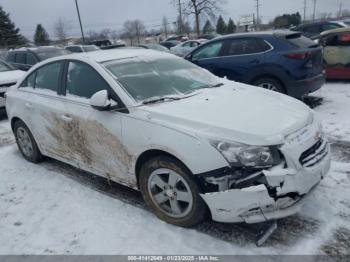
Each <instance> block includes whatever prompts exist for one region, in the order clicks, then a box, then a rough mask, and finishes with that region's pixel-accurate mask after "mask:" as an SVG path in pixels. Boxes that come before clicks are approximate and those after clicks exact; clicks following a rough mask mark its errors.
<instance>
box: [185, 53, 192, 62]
mask: <svg viewBox="0 0 350 262" xmlns="http://www.w3.org/2000/svg"><path fill="white" fill-rule="evenodd" d="M185 59H186V60H188V61H190V62H191V61H192V54H188V55H186V56H185Z"/></svg>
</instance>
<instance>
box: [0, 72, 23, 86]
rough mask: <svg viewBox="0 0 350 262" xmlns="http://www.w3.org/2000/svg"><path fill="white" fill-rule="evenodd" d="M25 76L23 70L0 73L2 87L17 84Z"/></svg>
mask: <svg viewBox="0 0 350 262" xmlns="http://www.w3.org/2000/svg"><path fill="white" fill-rule="evenodd" d="M24 74H25V72H24V71H21V70H13V71H6V72H0V85H4V84H10V83H14V84H15V83H16V82H17V81H18V80H19V79H21V78H22V76H23V75H24Z"/></svg>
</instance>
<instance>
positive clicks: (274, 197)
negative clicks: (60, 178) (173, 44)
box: [6, 49, 330, 226]
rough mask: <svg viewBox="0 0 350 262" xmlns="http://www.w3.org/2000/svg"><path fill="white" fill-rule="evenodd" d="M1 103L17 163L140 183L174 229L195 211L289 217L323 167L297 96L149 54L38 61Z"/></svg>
mask: <svg viewBox="0 0 350 262" xmlns="http://www.w3.org/2000/svg"><path fill="white" fill-rule="evenodd" d="M6 108H7V112H8V115H9V119H10V122H11V126H12V129H13V132H14V134H15V137H16V141H17V144H18V147H19V150H20V152H21V153H22V155H23V157H24V158H25V159H27V160H28V161H31V162H34V163H37V162H40V161H41V160H43V159H44V158H43V156H48V157H51V158H54V159H57V160H60V161H62V162H65V163H68V164H70V165H72V166H75V167H77V168H80V169H83V170H86V171H89V172H92V173H95V174H97V175H99V176H102V177H105V178H106V179H108V180H112V181H115V182H118V183H120V184H123V185H126V186H128V187H130V188H134V189H136V190H140V191H141V193H142V195H143V197H144V199H145V202H146V203H147V204H148V206H149V207H150V208H151V210H153V211H154V213H155V214H156V215H157V216H158V217H159V218H160V219H162V220H164V221H166V222H168V223H172V224H175V225H178V226H193V225H195V224H197V223H199V222H201V221H203V219H204V218H205V217H206V214H207V213H209V214H210V215H211V218H212V219H213V220H215V221H219V222H246V223H256V222H262V221H266V220H273V219H277V218H281V217H285V216H289V215H292V214H294V213H296V212H297V211H298V210H299V209H300V207H301V206H302V205H303V203H304V202H305V201H306V199H307V198H306V196H307V195H309V193H310V192H311V191H312V190H313V189H314V188H315V187H316V186H317V185H318V184H319V183H320V181H321V180H322V179H323V178H324V177H325V176H326V175H327V173H328V171H329V168H330V152H329V145H328V142H327V140H326V138H325V137H324V136H323V132H322V130H321V127H320V124H319V123H318V121H317V120H316V119H315V118H314V114H313V112H312V110H310V109H309V108H308V107H307V106H305V105H304V104H303V103H301V102H299V101H297V100H295V99H293V98H290V97H288V96H285V95H282V94H279V93H276V92H272V91H268V90H264V89H262V88H258V87H253V86H248V85H244V84H240V83H236V82H231V81H228V80H225V79H220V78H218V77H216V76H214V75H212V74H211V73H209V72H208V71H206V70H204V69H201V68H200V67H197V66H196V65H193V64H192V63H190V62H188V61H186V60H184V59H181V58H178V57H175V56H173V55H170V54H166V53H161V52H157V51H152V50H142V49H130V50H110V51H98V52H91V53H88V54H84V55H82V54H73V55H68V56H64V57H59V58H53V59H50V60H47V61H45V62H42V63H40V64H38V65H36V66H35V67H33V68H32V69H31V70H30V71H29V72H28V74H27V75H26V76H25V77H24V78H23V79H22V80H21V81H19V82H18V84H17V85H16V86H14V87H11V88H10V90H9V91H8V92H7V99H6ZM58 186H59V185H58Z"/></svg>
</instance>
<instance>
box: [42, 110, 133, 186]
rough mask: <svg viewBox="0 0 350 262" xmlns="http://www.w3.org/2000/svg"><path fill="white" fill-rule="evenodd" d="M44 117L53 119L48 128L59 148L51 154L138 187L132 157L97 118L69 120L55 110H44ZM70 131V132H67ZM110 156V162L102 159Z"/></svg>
mask: <svg viewBox="0 0 350 262" xmlns="http://www.w3.org/2000/svg"><path fill="white" fill-rule="evenodd" d="M44 118H45V119H46V120H47V121H48V122H49V123H51V124H50V125H48V126H47V127H46V128H47V131H48V132H49V133H50V134H51V135H52V137H54V138H55V140H56V141H55V142H56V145H59V146H58V147H57V146H55V147H52V148H59V150H58V151H57V150H56V151H51V150H50V149H49V148H50V147H46V150H47V151H50V154H53V155H56V156H60V157H63V158H66V159H67V160H69V161H74V162H76V163H80V165H81V164H83V165H86V166H88V167H89V168H91V169H93V170H97V171H99V172H103V173H104V174H105V175H106V177H107V178H108V179H109V180H114V181H116V182H119V183H122V184H125V185H128V186H130V187H132V188H136V187H137V182H136V178H135V175H133V170H132V163H133V162H135V161H134V160H133V159H134V158H135V157H133V156H132V155H131V154H130V153H129V152H128V151H127V149H126V148H125V146H124V145H123V144H122V143H121V142H120V140H119V139H118V138H117V137H116V136H114V135H113V134H112V133H111V132H110V131H109V130H108V129H107V128H105V127H104V126H103V125H101V124H100V123H98V122H97V121H85V122H83V121H79V119H76V118H73V119H72V121H70V122H64V121H62V120H61V119H60V117H59V116H58V115H56V114H54V113H49V114H45V115H44ZM65 134H68V135H65ZM105 157H107V158H108V159H109V161H108V164H109V165H105V163H106V161H105V160H103V159H105Z"/></svg>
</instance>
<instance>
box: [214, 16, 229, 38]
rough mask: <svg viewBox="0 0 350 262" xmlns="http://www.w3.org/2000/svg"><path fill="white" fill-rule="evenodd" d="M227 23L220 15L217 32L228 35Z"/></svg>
mask: <svg viewBox="0 0 350 262" xmlns="http://www.w3.org/2000/svg"><path fill="white" fill-rule="evenodd" d="M226 27H227V26H226V23H225V21H224V19H223V18H222V16H221V15H220V17H219V19H218V22H217V24H216V32H217V33H218V34H221V35H224V34H226Z"/></svg>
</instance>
